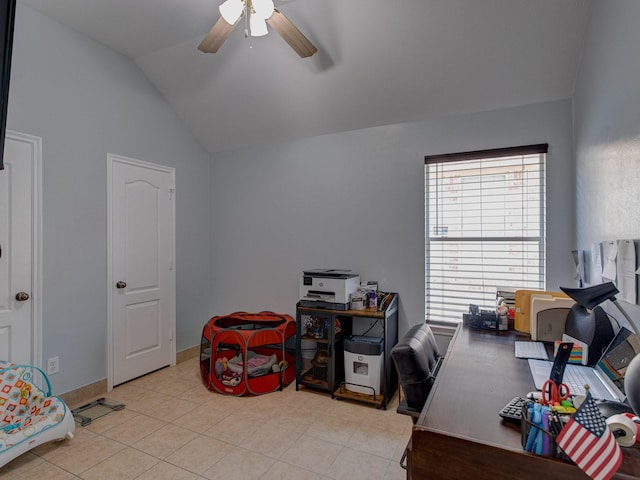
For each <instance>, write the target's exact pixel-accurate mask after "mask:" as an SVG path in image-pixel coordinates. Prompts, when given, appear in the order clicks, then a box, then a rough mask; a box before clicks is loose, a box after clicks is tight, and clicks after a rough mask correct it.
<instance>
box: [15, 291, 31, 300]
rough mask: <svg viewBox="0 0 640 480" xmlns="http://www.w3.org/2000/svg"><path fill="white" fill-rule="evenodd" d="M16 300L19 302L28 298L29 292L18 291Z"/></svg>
mask: <svg viewBox="0 0 640 480" xmlns="http://www.w3.org/2000/svg"><path fill="white" fill-rule="evenodd" d="M16 300H17V301H19V302H24V301H26V300H29V294H28V293H26V292H18V293H16Z"/></svg>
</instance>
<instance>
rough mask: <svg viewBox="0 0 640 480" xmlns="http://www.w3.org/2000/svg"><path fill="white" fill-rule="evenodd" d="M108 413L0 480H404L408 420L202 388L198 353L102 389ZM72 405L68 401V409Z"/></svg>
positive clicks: (290, 397) (288, 393)
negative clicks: (112, 404)
mask: <svg viewBox="0 0 640 480" xmlns="http://www.w3.org/2000/svg"><path fill="white" fill-rule="evenodd" d="M106 398H107V399H109V400H115V401H118V402H122V403H124V404H125V405H126V408H125V409H124V410H121V411H119V412H113V413H109V414H108V415H106V416H104V417H102V418H100V419H97V420H94V421H93V422H92V423H91V424H90V425H88V426H87V427H80V426H77V427H76V435H75V438H74V439H73V440H70V441H69V440H66V441H63V442H60V443H50V444H47V445H42V446H40V447H38V448H36V449H34V450H32V451H31V452H29V453H26V454H24V455H22V456H21V457H19V458H17V459H15V460H14V461H13V462H10V463H9V464H8V465H6V466H4V467H3V468H1V469H0V478H2V480H12V479H18V478H19V479H20V480H29V479H37V480H41V479H43V478H45V479H47V480H63V479H80V478H81V479H85V480H98V479H100V480H105V479H107V480H109V479H118V480H120V479H122V480H129V479H137V480H147V479H154V480H164V479H167V480H192V479H200V480H204V479H208V480H218V479H224V480H228V479H234V480H236V479H239V480H243V479H247V480H251V479H260V480H273V479H287V480H289V479H296V480H297V479H302V480H306V479H309V480H311V479H317V480H320V479H322V480H329V479H334V480H341V479H345V480H347V479H348V480H358V479H364V480H375V479H381V480H395V479H403V478H406V474H405V471H404V470H403V469H401V468H400V466H399V463H398V462H399V460H400V457H401V456H402V453H403V451H404V448H405V446H406V444H407V442H408V440H409V437H410V435H411V420H410V418H409V417H407V416H405V415H400V414H398V413H396V411H395V409H396V406H397V395H396V397H395V398H394V400H393V402H392V404H391V405H389V406H388V408H387V410H386V411H385V410H382V409H376V408H375V407H372V406H370V405H367V404H362V403H354V402H350V401H347V400H335V399H334V400H332V399H331V396H330V395H328V394H326V393H320V392H315V391H312V390H308V389H303V388H301V389H300V390H299V391H297V392H296V389H295V384H292V385H289V386H288V387H287V388H285V389H284V391H282V392H274V393H269V394H266V395H261V396H257V397H230V396H224V395H219V394H217V393H213V392H210V391H208V390H207V389H206V388H205V387H204V386H203V385H202V382H201V380H200V373H199V371H198V362H197V359H195V358H194V359H192V360H188V361H185V362H183V363H180V364H179V365H177V366H175V367H171V368H165V369H163V370H161V371H158V372H155V373H152V374H150V375H147V376H145V377H142V378H139V379H137V380H134V381H132V382H129V383H127V384H125V385H122V386H119V387H117V388H115V389H114V390H113V391H112V392H109V393H108V394H107V395H106ZM71 407H72V408H73V407H77V405H72V406H71Z"/></svg>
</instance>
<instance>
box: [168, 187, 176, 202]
mask: <svg viewBox="0 0 640 480" xmlns="http://www.w3.org/2000/svg"><path fill="white" fill-rule="evenodd" d="M174 193H176V189H175V187H169V200H173V194H174Z"/></svg>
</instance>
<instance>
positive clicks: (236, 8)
mask: <svg viewBox="0 0 640 480" xmlns="http://www.w3.org/2000/svg"><path fill="white" fill-rule="evenodd" d="M218 10H220V15H222V18H224V21H225V22H227V23H228V24H229V25H234V24H235V23H236V22H237V21H238V19H239V18H240V15H242V11H243V10H244V3H242V0H226V2H224V3H223V4H222V5H220V6H219V7H218Z"/></svg>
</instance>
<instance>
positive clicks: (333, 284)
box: [300, 268, 360, 310]
mask: <svg viewBox="0 0 640 480" xmlns="http://www.w3.org/2000/svg"><path fill="white" fill-rule="evenodd" d="M350 272H351V270H338V269H322V268H316V269H312V270H304V271H303V272H302V276H301V277H300V305H301V306H303V307H310V308H330V309H332V310H349V302H350V301H351V294H353V293H355V292H356V291H357V290H358V287H359V286H360V275H355V274H353V273H350Z"/></svg>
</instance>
